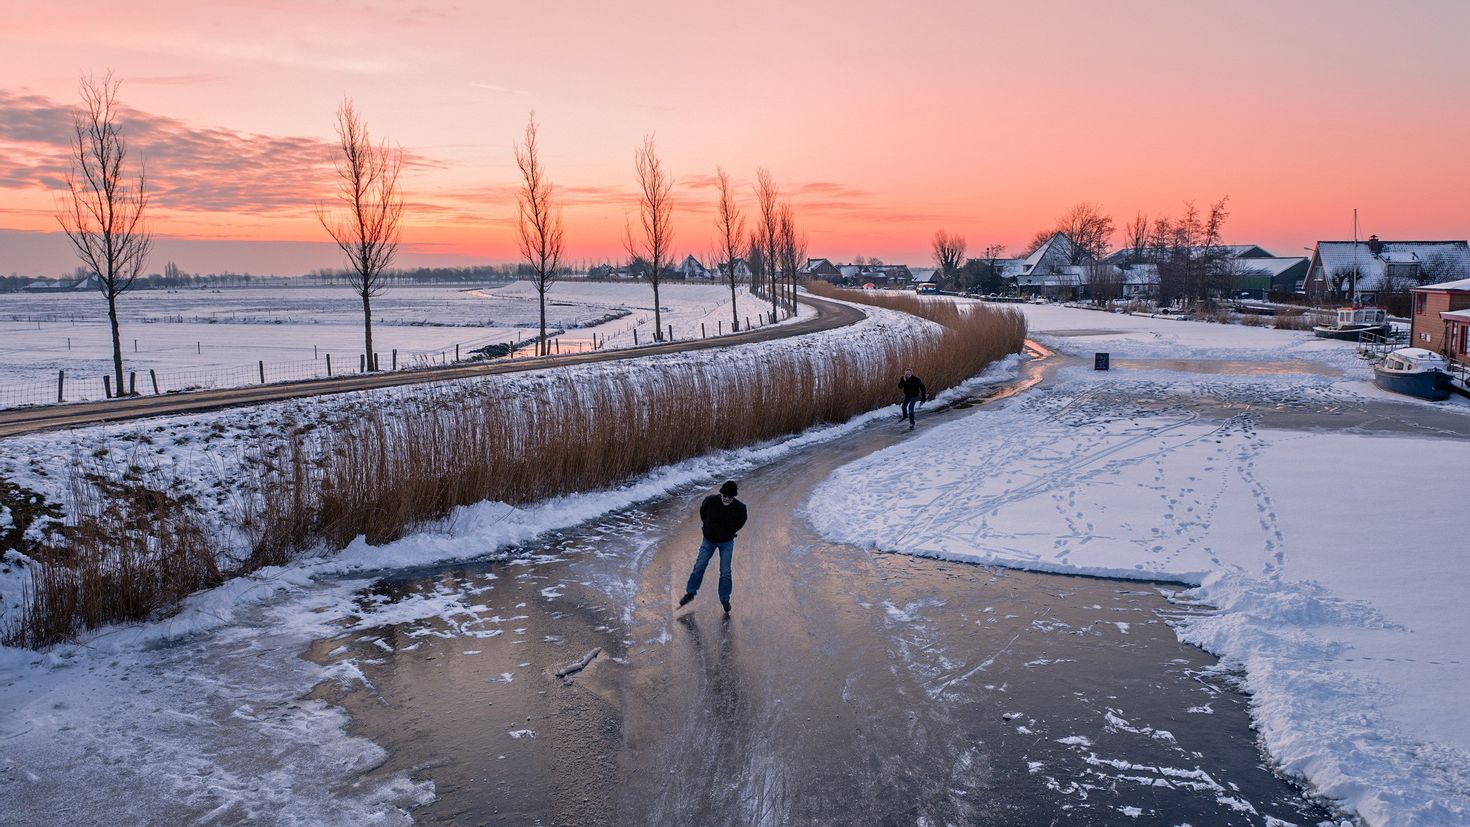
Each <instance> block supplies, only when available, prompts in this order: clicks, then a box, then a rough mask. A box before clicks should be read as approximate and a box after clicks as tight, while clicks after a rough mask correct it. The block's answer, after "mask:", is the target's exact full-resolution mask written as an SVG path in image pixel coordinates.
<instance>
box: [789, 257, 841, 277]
mask: <svg viewBox="0 0 1470 827" xmlns="http://www.w3.org/2000/svg"><path fill="white" fill-rule="evenodd" d="M796 272H797V273H799V274H800V275H803V276H806V277H808V278H814V279H822V280H823V281H839V280H841V278H842V271H841V270H839V269H838V268H837V265H835V264H833V263H832V261H831V260H830V259H825V258H809V259H807V260H806V264H803V265H802V266H801V269H799V270H797V271H796Z"/></svg>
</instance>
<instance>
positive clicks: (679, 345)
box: [0, 296, 863, 437]
mask: <svg viewBox="0 0 1470 827" xmlns="http://www.w3.org/2000/svg"><path fill="white" fill-rule="evenodd" d="M800 300H801V301H803V302H805V303H806V304H809V305H811V306H812V307H814V308H816V310H817V315H816V317H814V318H810V319H804V320H800V321H795V322H791V323H789V324H782V325H773V326H767V327H761V328H756V329H754V330H749V331H746V332H743V333H732V334H729V335H726V336H720V337H715V338H711V339H691V340H688V341H674V342H664V343H662V344H655V345H647V346H644V347H638V348H626V349H620V350H604V351H596V352H591V353H581V354H570V355H566V356H546V357H529V358H518V359H502V360H498V361H494V362H477V363H473V364H465V365H451V366H449V367H445V368H431V369H426V370H412V371H396V372H389V373H368V374H353V375H350V376H342V377H338V378H333V379H313V380H309V381H306V382H290V383H282V384H274V385H255V386H248V387H241V388H226V389H221V390H209V391H194V392H189V393H175V394H163V395H159V396H138V397H132V398H128V399H109V400H102V401H97V402H80V403H75V404H69V405H52V406H44V407H31V408H12V409H9V410H3V411H0V437H7V436H16V435H18V434H25V433H31V432H33V431H44V430H51V429H53V428H66V427H72V426H76V425H86V424H91V423H99V422H120V421H124V420H130V419H144V418H147V417H153V416H170V415H175V414H189V413H202V412H204V411H211V410H217V409H220V408H232V407H239V406H242V405H256V404H260V403H264V402H277V401H280V400H283V399H298V398H301V397H307V396H324V395H328V394H334V393H347V392H350V391H361V390H370V389H373V388H388V387H396V386H400V385H416V384H422V383H426V382H443V381H447V380H452V379H466V378H471V377H475V376H490V375H494V374H500V373H515V372H519V371H528V370H540V369H543V368H548V367H561V366H564V365H579V364H584V363H587V362H604V361H612V360H615V359H637V358H641V357H644V356H651V355H655V354H660V353H677V352H683V351H691V350H707V349H709V348H719V347H728V346H730V345H739V344H748V343H751V342H765V341H770V340H772V339H782V338H786V337H789V336H800V335H803V334H806V333H815V332H817V331H821V330H831V329H833V328H838V327H843V326H846V325H850V324H853V323H855V322H857V321H859V320H861V319H862V318H863V313H862V311H861V310H858V309H857V308H854V307H850V306H848V305H844V304H837V303H835V302H830V301H824V300H822V299H817V298H812V297H810V296H802V297H801V299H800Z"/></svg>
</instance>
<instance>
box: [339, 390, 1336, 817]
mask: <svg viewBox="0 0 1470 827" xmlns="http://www.w3.org/2000/svg"><path fill="white" fill-rule="evenodd" d="M1038 364H1039V363H1033V364H1032V366H1031V367H1029V368H1028V370H1027V371H1026V375H1025V376H1024V377H1023V378H1022V379H1020V380H1018V381H1017V382H1016V383H1013V384H1011V385H1008V386H1004V387H1000V388H995V389H992V390H991V392H988V393H982V394H979V395H978V396H977V398H976V399H972V400H967V401H965V402H962V403H960V404H958V405H956V406H954V407H953V408H951V409H949V410H946V411H941V412H937V413H933V412H931V413H928V414H927V415H926V416H925V419H922V420H921V423H920V427H921V428H922V427H924V425H925V424H926V421H927V422H928V423H934V422H938V421H943V420H946V419H950V418H953V417H958V416H982V417H983V415H984V409H983V407H981V408H979V409H978V410H977V409H972V410H956V409H955V408H961V409H962V408H974V405H975V404H976V403H977V402H981V401H984V400H987V399H994V398H996V397H1003V396H1006V395H1011V394H1013V393H1015V392H1017V390H1018V389H1019V388H1023V387H1029V386H1030V385H1032V384H1035V383H1036V382H1038V381H1044V378H1045V371H1044V368H1042V367H1039V366H1038ZM907 437H908V433H907V432H906V431H903V430H900V429H898V428H897V427H896V425H895V424H893V423H887V422H884V423H882V424H880V425H874V426H871V427H869V428H866V429H864V430H862V431H860V432H858V433H856V434H854V435H852V436H849V437H846V438H844V439H842V440H840V441H837V442H833V443H828V444H825V445H819V446H816V447H812V448H810V449H807V450H803V451H801V452H799V453H797V454H794V455H791V456H789V457H787V458H786V459H783V460H781V461H779V462H776V463H773V464H771V465H769V466H766V467H763V468H760V469H758V470H757V471H755V472H752V473H749V474H747V475H745V476H744V477H743V478H742V480H741V499H743V500H744V501H745V502H746V503H747V504H748V507H749V510H750V523H749V525H748V526H747V527H746V529H745V530H744V531H742V532H741V534H740V538H739V540H738V541H737V543H736V548H735V559H734V583H735V591H734V597H733V600H732V602H733V604H734V612H733V614H732V615H731V616H728V617H726V616H724V615H723V613H722V612H721V610H720V607H719V603H718V599H717V597H716V595H715V581H716V575H717V572H716V571H715V569H716V566H711V571H710V572H709V574H708V575H707V579H706V582H705V587H704V589H703V590H702V591H701V592H700V593H699V597H698V598H697V599H696V600H695V601H694V602H693V603H692V604H691V605H690V606H689V607H687V608H685V609H682V610H676V609H675V601H676V600H677V598H678V596H679V595H680V594H681V593H682V591H683V583H684V579H685V577H687V575H688V570H689V565H690V563H691V561H692V559H693V556H694V551H695V549H696V547H697V545H698V543H699V523H698V519H697V517H696V516H695V515H694V511H695V509H696V507H697V505H698V501H699V499H700V498H701V497H702V496H704V494H705V493H706V492H705V491H704V490H702V489H701V490H689V491H684V492H681V493H680V494H679V495H677V496H673V497H669V498H665V499H662V500H659V501H655V502H650V503H645V504H643V505H642V506H640V507H637V508H634V509H630V510H627V511H623V512H620V513H617V514H614V515H611V516H609V517H606V518H604V519H600V520H597V521H595V522H593V523H589V524H586V525H582V526H580V527H578V528H576V529H573V530H569V531H564V532H555V533H552V534H551V535H549V536H546V537H544V538H542V540H541V541H540V542H538V543H536V544H534V545H531V546H527V547H525V548H522V549H519V550H518V554H517V556H515V557H514V558H513V559H511V560H509V561H501V562H485V563H482V564H471V565H465V564H460V565H455V566H452V567H446V568H437V569H431V570H421V571H414V572H407V573H401V574H398V575H395V576H392V577H389V578H385V579H383V580H380V581H378V582H377V583H375V584H374V585H373V586H372V587H371V588H370V589H368V590H367V591H365V592H363V593H362V594H361V595H360V599H361V600H363V601H367V602H371V603H374V604H379V605H381V604H384V603H389V604H391V603H393V602H397V601H404V600H410V599H414V600H422V599H429V600H443V601H445V602H446V604H452V605H454V606H455V607H456V608H455V610H454V611H453V612H449V613H445V614H443V615H440V616H436V617H433V618H430V619H427V620H415V621H412V622H409V623H404V624H400V625H391V626H384V627H380V628H378V629H375V630H372V631H371V632H369V633H364V632H363V631H362V630H360V629H358V630H356V631H353V632H350V633H349V632H345V631H344V633H343V634H342V635H340V636H337V637H334V638H330V639H324V640H320V641H318V642H317V643H316V644H315V645H314V646H313V647H312V651H311V657H312V658H313V659H315V660H318V661H321V662H336V661H343V660H352V661H353V662H354V664H355V666H356V668H357V669H360V670H361V672H362V674H363V677H364V679H365V682H364V683H363V684H361V685H358V688H356V689H354V690H352V691H350V692H347V693H346V694H345V695H344V694H341V690H339V689H337V688H335V685H333V686H330V687H329V686H326V685H324V686H323V687H321V688H319V690H318V691H319V692H320V693H321V694H322V695H324V696H326V697H329V698H330V699H331V700H333V701H335V702H338V703H340V704H342V705H343V706H344V707H345V708H346V709H347V710H348V711H349V712H350V714H351V716H352V719H353V725H352V728H353V731H354V732H356V733H357V734H361V735H365V736H367V737H369V738H371V739H373V740H374V741H376V742H377V743H379V744H382V745H383V746H384V747H386V748H387V749H388V751H389V754H390V758H389V760H388V761H387V763H385V764H384V765H383V766H382V767H379V768H377V769H376V770H375V771H374V772H375V773H376V774H382V775H383V776H385V777H386V776H391V775H392V774H395V773H398V772H402V771H408V772H409V773H410V774H411V775H413V776H414V777H415V778H417V779H426V780H429V781H432V782H433V784H434V785H435V789H436V792H437V798H436V800H435V801H433V803H431V804H429V805H427V806H425V807H422V808H420V809H419V810H417V811H415V813H414V815H415V818H416V819H417V820H419V821H421V822H423V823H427V824H578V825H584V824H681V825H684V824H702V825H705V824H731V825H736V824H739V825H747V824H769V825H778V824H915V823H917V824H1007V825H1011V824H1024V825H1030V824H1040V825H1046V824H1069V825H1071V824H1141V823H1149V824H1180V823H1186V822H1187V823H1193V824H1211V825H1226V824H1240V825H1247V824H1281V823H1292V824H1316V823H1318V822H1320V821H1323V820H1328V819H1331V818H1332V816H1333V814H1332V813H1331V812H1329V811H1328V810H1325V809H1323V808H1321V807H1319V806H1318V805H1316V804H1314V803H1313V802H1311V801H1309V800H1307V799H1306V798H1305V797H1303V795H1302V793H1301V792H1300V791H1299V790H1298V789H1296V788H1295V787H1294V786H1293V785H1292V784H1291V783H1289V782H1288V781H1286V780H1284V779H1282V778H1281V777H1279V776H1277V775H1276V774H1274V773H1273V772H1272V771H1271V769H1270V768H1269V767H1268V766H1267V764H1266V762H1265V760H1264V759H1263V756H1262V755H1261V753H1260V751H1259V749H1258V747H1257V744H1256V741H1255V739H1254V736H1253V733H1252V731H1251V728H1250V721H1249V715H1248V699H1247V698H1246V697H1245V696H1243V695H1242V694H1240V693H1239V692H1237V691H1236V690H1235V689H1234V688H1233V687H1232V684H1231V680H1230V678H1229V676H1227V675H1221V674H1220V673H1219V672H1218V671H1216V670H1215V668H1214V667H1215V659H1214V658H1213V657H1212V656H1210V655H1209V654H1207V653H1205V652H1203V651H1201V650H1199V649H1196V648H1193V647H1190V646H1186V645H1183V644H1181V643H1179V641H1178V640H1177V638H1176V637H1175V635H1174V633H1173V631H1172V630H1171V628H1170V626H1169V622H1170V620H1171V619H1173V618H1176V617H1178V616H1179V615H1180V614H1181V613H1182V612H1186V611H1191V609H1186V608H1182V607H1181V606H1179V605H1176V604H1171V603H1170V602H1169V601H1168V600H1167V599H1166V596H1165V595H1166V594H1167V593H1168V592H1171V591H1174V590H1176V589H1178V588H1179V587H1178V586H1172V585H1169V584H1148V583H1139V582H1134V581H1130V582H1119V581H1110V580H1101V579H1093V578H1082V577H1064V576H1056V575H1047V574H1034V573H1028V572H1019V571H1007V570H1002V569H992V568H984V567H979V566H973V565H966V564H960V563H949V562H941V561H935V560H926V559H917V558H910V557H903V556H897V555H882V554H874V553H872V552H870V551H868V550H865V549H861V548H855V547H850V546H842V545H833V544H830V543H827V542H825V541H823V540H822V539H821V538H820V537H818V536H816V535H815V534H814V532H813V531H812V530H811V529H810V528H809V527H808V525H807V523H806V521H805V520H804V518H803V516H802V514H801V511H800V505H801V503H803V502H804V501H805V499H806V498H807V497H808V496H809V494H810V492H811V490H812V487H813V486H814V485H815V484H816V483H817V482H819V481H820V480H822V479H823V478H824V477H825V476H826V475H827V474H828V473H830V472H831V471H832V470H833V469H834V468H837V467H839V466H840V465H842V464H843V463H846V462H850V461H852V460H854V459H857V458H859V457H861V456H864V455H866V454H869V453H871V452H873V451H876V450H879V449H881V448H883V447H885V446H888V445H890V444H893V443H894V442H896V441H898V440H902V439H905V438H907Z"/></svg>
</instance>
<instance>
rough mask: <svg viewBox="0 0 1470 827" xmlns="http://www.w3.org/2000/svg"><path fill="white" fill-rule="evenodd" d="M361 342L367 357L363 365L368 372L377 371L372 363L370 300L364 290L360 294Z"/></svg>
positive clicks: (371, 310)
mask: <svg viewBox="0 0 1470 827" xmlns="http://www.w3.org/2000/svg"><path fill="white" fill-rule="evenodd" d="M364 283H366V282H364ZM362 342H363V344H362V346H363V347H364V348H365V350H364V351H363V352H364V353H366V354H367V356H365V357H364V359H366V361H365V362H364V364H366V365H367V369H368V372H372V371H375V370H377V369H378V366H377V364H375V363H374V362H373V308H372V298H371V297H370V296H368V294H367V291H365V290H364V291H363V294H362Z"/></svg>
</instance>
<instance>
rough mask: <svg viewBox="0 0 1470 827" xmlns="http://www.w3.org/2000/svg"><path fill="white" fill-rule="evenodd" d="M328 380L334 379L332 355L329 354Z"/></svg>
mask: <svg viewBox="0 0 1470 827" xmlns="http://www.w3.org/2000/svg"><path fill="white" fill-rule="evenodd" d="M327 378H328V379H331V378H332V354H330V353H328V354H327Z"/></svg>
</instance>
